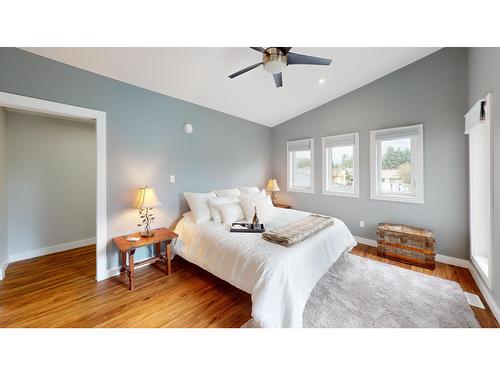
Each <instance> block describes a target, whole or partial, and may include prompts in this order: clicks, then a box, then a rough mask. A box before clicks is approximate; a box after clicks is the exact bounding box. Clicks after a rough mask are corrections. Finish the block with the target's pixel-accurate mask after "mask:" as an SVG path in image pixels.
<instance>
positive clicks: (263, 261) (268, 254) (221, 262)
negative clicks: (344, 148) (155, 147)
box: [173, 208, 356, 328]
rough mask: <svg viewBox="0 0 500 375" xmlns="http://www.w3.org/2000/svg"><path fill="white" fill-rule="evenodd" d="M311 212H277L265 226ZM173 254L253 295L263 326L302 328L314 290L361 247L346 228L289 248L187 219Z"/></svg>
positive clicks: (340, 224) (179, 230)
mask: <svg viewBox="0 0 500 375" xmlns="http://www.w3.org/2000/svg"><path fill="white" fill-rule="evenodd" d="M309 214H310V213H308V212H303V211H296V210H291V209H280V208H276V209H275V210H274V212H273V214H272V215H271V217H270V218H269V219H268V220H266V221H265V222H264V225H265V227H266V229H276V228H279V227H281V226H283V225H286V224H288V223H292V222H295V221H297V220H300V219H302V218H304V217H306V216H308V215H309ZM175 231H176V233H177V234H178V235H179V238H178V240H177V242H176V243H175V244H174V246H173V250H174V253H176V254H178V255H180V256H182V257H183V258H185V259H186V260H188V261H190V262H192V263H194V264H196V265H198V266H200V267H201V268H203V269H205V270H207V271H209V272H211V273H212V274H214V275H216V276H218V277H220V278H221V279H223V280H225V281H227V282H229V283H230V284H232V285H234V286H236V287H237V288H239V289H242V290H244V291H246V292H248V293H250V294H251V295H252V317H253V319H254V320H255V321H256V322H258V323H259V324H260V326H261V327H265V328H267V327H302V313H303V310H304V307H305V304H306V302H307V299H308V298H309V295H310V293H311V291H312V290H313V288H314V286H315V285H316V283H317V282H318V280H319V279H320V278H321V277H322V276H323V275H324V274H325V273H326V271H328V269H329V268H330V267H331V266H332V264H333V263H334V262H335V261H336V260H337V259H338V258H339V257H340V255H341V254H342V253H343V252H344V251H346V250H349V249H351V248H352V247H353V246H355V245H356V241H355V240H354V238H353V236H352V234H351V232H350V231H349V229H347V227H346V226H345V224H344V223H343V222H342V221H341V220H339V219H335V223H334V225H332V226H330V227H328V228H326V229H323V230H322V231H320V232H318V233H317V234H315V235H314V236H312V237H311V238H309V239H307V240H305V241H302V242H300V243H298V244H296V245H294V246H292V247H289V248H286V247H283V246H281V245H277V244H273V243H270V242H267V241H265V240H263V239H262V237H261V236H262V235H261V234H260V233H231V232H229V225H223V224H219V223H215V222H213V221H207V222H204V223H200V224H196V223H194V221H192V220H190V219H189V218H188V217H184V218H182V220H181V221H180V222H179V223H178V224H177V227H176V229H175Z"/></svg>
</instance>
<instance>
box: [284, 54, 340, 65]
mask: <svg viewBox="0 0 500 375" xmlns="http://www.w3.org/2000/svg"><path fill="white" fill-rule="evenodd" d="M331 62H332V60H331V59H324V58H322V57H315V56H308V55H301V54H299V53H293V52H290V53H289V54H288V55H287V64H288V65H297V64H306V65H330V63H331Z"/></svg>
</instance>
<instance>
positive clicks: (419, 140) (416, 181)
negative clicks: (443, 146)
mask: <svg viewBox="0 0 500 375" xmlns="http://www.w3.org/2000/svg"><path fill="white" fill-rule="evenodd" d="M413 130H415V131H416V134H415V135H411V136H410V137H408V136H404V135H405V133H408V132H411V131H413ZM398 132H401V137H397V133H398ZM384 133H387V134H391V135H392V136H388V138H387V140H389V139H401V138H411V181H412V185H413V189H414V194H407V193H401V194H397V193H384V192H381V191H380V182H381V179H380V178H379V173H380V172H379V171H381V170H382V160H381V159H382V158H381V152H382V151H381V147H380V145H381V142H382V140H384V139H383V135H384ZM395 133H396V136H395V135H394V134H395ZM379 135H381V137H382V139H377V138H379ZM370 180H371V181H370V199H375V200H384V201H393V202H403V203H417V204H423V203H424V125H423V124H416V125H407V126H399V127H396V128H386V129H377V130H371V131H370Z"/></svg>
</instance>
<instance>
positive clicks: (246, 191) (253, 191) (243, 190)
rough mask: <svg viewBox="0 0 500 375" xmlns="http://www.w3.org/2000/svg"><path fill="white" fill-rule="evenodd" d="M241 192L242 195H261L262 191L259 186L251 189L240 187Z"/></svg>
mask: <svg viewBox="0 0 500 375" xmlns="http://www.w3.org/2000/svg"><path fill="white" fill-rule="evenodd" d="M239 189H240V192H241V194H247V195H250V194H258V193H260V190H259V188H258V187H257V186H251V187H240V188H239Z"/></svg>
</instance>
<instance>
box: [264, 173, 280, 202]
mask: <svg viewBox="0 0 500 375" xmlns="http://www.w3.org/2000/svg"><path fill="white" fill-rule="evenodd" d="M266 190H267V191H268V192H269V193H271V200H272V201H273V205H274V204H275V203H276V192H277V191H280V187H279V186H278V183H277V182H276V179H275V178H271V179H270V180H269V182H268V183H267V187H266Z"/></svg>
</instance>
